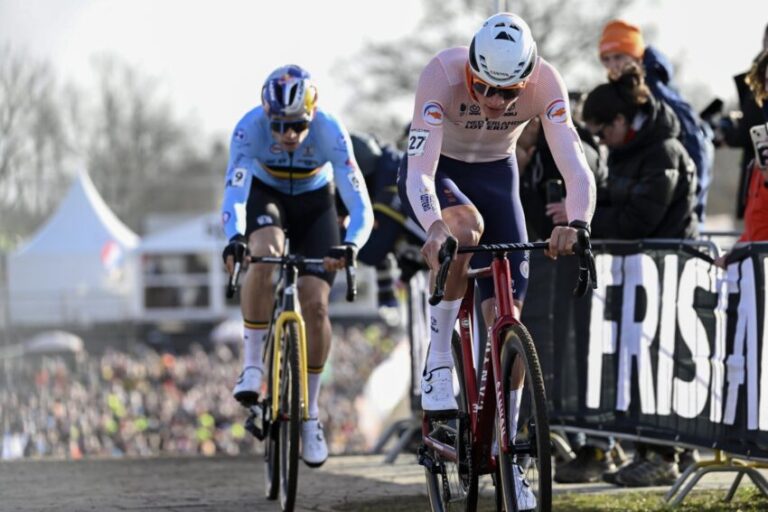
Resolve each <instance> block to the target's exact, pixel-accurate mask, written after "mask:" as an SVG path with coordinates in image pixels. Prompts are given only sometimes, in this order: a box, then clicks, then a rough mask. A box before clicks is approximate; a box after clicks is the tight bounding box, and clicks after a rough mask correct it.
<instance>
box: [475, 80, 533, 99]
mask: <svg viewBox="0 0 768 512" xmlns="http://www.w3.org/2000/svg"><path fill="white" fill-rule="evenodd" d="M523 89H525V86H523V87H515V88H512V89H501V88H499V87H493V86H492V85H488V84H487V83H485V82H480V81H479V80H472V90H474V91H475V93H477V94H479V95H481V96H485V97H486V98H490V97H491V96H493V95H495V94H498V95H500V96H501V97H502V98H503V99H504V100H505V101H509V100H513V99H515V98H517V97H518V96H520V94H521V93H522V92H523Z"/></svg>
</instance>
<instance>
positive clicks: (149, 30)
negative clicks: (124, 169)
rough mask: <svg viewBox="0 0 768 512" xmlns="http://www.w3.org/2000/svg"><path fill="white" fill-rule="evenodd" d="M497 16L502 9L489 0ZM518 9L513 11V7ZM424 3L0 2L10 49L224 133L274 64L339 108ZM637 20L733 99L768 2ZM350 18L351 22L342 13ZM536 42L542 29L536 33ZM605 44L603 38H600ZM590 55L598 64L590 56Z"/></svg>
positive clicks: (637, 13) (687, 6)
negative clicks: (290, 67) (363, 68)
mask: <svg viewBox="0 0 768 512" xmlns="http://www.w3.org/2000/svg"><path fill="white" fill-rule="evenodd" d="M487 3H488V5H489V14H490V11H491V6H492V5H493V2H490V1H489V2H487ZM514 4H515V2H513V1H510V2H508V5H509V6H510V7H511V8H512V10H514ZM419 5H420V4H419V3H418V2H416V1H415V0H386V1H379V2H372V1H365V0H356V1H353V0H347V1H344V0H292V1H282V2H266V1H259V0H246V1H235V0H216V1H207V0H205V1H203V0H194V1H192V0H0V42H5V41H10V42H11V44H12V45H13V46H14V47H15V48H17V49H22V48H23V49H26V50H27V51H28V52H30V53H31V54H33V55H35V56H37V57H40V58H45V59H48V60H49V61H51V62H52V63H53V64H54V65H55V66H56V69H57V70H58V71H59V73H61V75H62V76H64V77H66V78H67V79H70V80H74V81H77V82H81V83H83V84H88V83H89V77H90V73H91V58H92V57H93V56H94V55H99V54H105V53H113V54H116V55H118V56H120V57H121V58H123V59H124V60H125V61H127V62H129V63H131V64H134V65H136V66H137V67H140V69H142V70H143V71H145V72H146V73H148V74H150V75H152V76H156V77H158V78H160V79H161V80H162V81H163V82H164V83H165V84H166V85H167V90H168V91H169V94H170V95H172V98H173V100H174V103H175V106H176V110H177V112H178V113H181V114H186V113H192V114H193V115H194V116H195V119H197V120H198V121H199V122H200V123H202V124H203V125H204V126H205V131H206V132H209V133H226V134H228V132H229V131H230V130H231V129H232V127H233V125H234V124H235V122H236V121H237V120H238V119H239V117H240V116H241V115H242V114H243V113H244V112H245V111H246V110H248V109H250V108H251V107H253V106H254V105H255V104H256V103H257V102H258V98H259V92H260V89H261V84H262V81H263V80H264V78H265V77H266V75H267V74H268V73H269V72H270V71H271V70H272V69H274V68H275V67H277V66H279V65H282V64H285V63H288V62H296V63H299V64H301V65H303V66H305V67H307V68H308V69H309V70H310V71H311V72H312V73H313V75H314V77H315V80H316V82H317V83H318V86H319V88H320V95H321V100H322V102H323V104H324V105H325V106H326V107H327V108H329V109H330V110H333V111H339V110H340V109H341V108H342V106H343V105H344V96H343V91H342V90H341V88H339V87H337V85H338V82H336V81H335V80H334V77H333V76H332V73H331V71H330V69H331V67H332V65H333V63H334V62H337V61H338V60H339V59H341V58H344V57H349V56H352V55H354V54H356V52H357V51H358V50H359V48H360V47H361V45H362V44H363V43H364V42H365V41H385V40H393V39H397V38H398V37H401V36H402V35H404V34H405V33H407V32H409V31H411V30H413V28H414V27H415V25H416V22H417V21H418V19H419V18H420V16H421V11H420V7H419ZM638 5H639V7H637V8H635V9H633V10H632V11H630V12H628V13H626V16H625V18H626V19H627V20H630V21H633V22H636V23H638V24H640V26H641V27H643V26H644V25H647V24H651V23H653V24H655V25H656V27H657V29H658V30H657V33H656V34H657V37H656V38H655V39H654V40H653V41H649V42H651V43H654V44H656V45H657V46H658V47H660V48H661V49H662V50H663V51H665V52H666V53H667V54H669V55H670V56H671V57H673V58H675V59H676V60H678V61H680V62H684V68H683V71H684V73H683V75H682V76H680V77H679V78H680V80H681V82H683V84H684V85H686V86H689V85H691V84H694V83H698V84H702V85H706V87H707V88H708V89H709V91H710V92H711V93H712V94H715V95H717V96H720V97H722V98H724V99H729V98H731V97H733V96H734V93H733V91H734V86H733V82H732V78H731V77H732V75H734V74H736V73H739V72H741V71H743V70H744V69H745V68H746V67H747V66H748V65H749V63H750V61H751V59H752V58H753V57H754V56H755V55H756V53H757V51H758V50H759V46H760V44H761V40H762V32H763V29H764V27H765V25H766V23H768V0H730V1H727V2H724V1H719V0H699V1H697V0H638ZM342 13H343V14H342ZM533 30H534V35H535V27H533ZM595 37H596V39H597V37H598V36H597V35H596V36H595ZM588 57H589V58H592V56H588Z"/></svg>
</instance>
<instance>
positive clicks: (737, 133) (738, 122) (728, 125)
mask: <svg viewBox="0 0 768 512" xmlns="http://www.w3.org/2000/svg"><path fill="white" fill-rule="evenodd" d="M766 51H768V25H766V26H765V31H764V32H763V49H762V51H761V53H760V54H758V56H757V57H755V59H754V60H753V62H752V67H751V68H750V70H749V71H747V72H746V73H741V74H739V75H736V76H734V77H733V80H734V82H735V83H736V92H737V94H738V97H739V108H740V110H741V115H740V116H739V117H727V118H725V119H723V120H722V121H721V122H720V123H719V125H718V128H719V134H718V136H719V139H720V140H721V142H722V143H725V144H727V145H728V146H730V147H734V148H741V150H742V156H741V174H740V177H739V195H738V198H737V203H736V216H737V217H738V218H743V217H744V208H745V207H746V200H747V188H748V184H749V183H750V179H749V176H750V172H749V171H750V168H751V167H750V165H749V163H750V161H751V160H752V158H753V155H754V152H753V147H752V140H751V138H750V135H749V129H750V128H751V127H752V126H754V125H756V124H760V123H765V122H766V121H768V104H767V103H766V102H765V101H763V102H762V103H758V100H757V98H758V97H757V94H756V93H755V88H758V89H759V83H760V81H761V80H764V78H765V52H766ZM761 57H762V60H763V75H762V78H761V76H759V72H758V69H757V68H758V65H759V62H760V61H761Z"/></svg>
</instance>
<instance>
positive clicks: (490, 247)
mask: <svg viewBox="0 0 768 512" xmlns="http://www.w3.org/2000/svg"><path fill="white" fill-rule="evenodd" d="M457 245H458V242H457V241H456V239H455V238H453V237H449V238H448V239H447V240H446V241H445V242H444V243H443V245H442V246H441V247H440V252H439V253H438V261H439V263H440V269H439V270H438V271H437V276H436V277H435V289H434V291H433V293H432V296H431V297H430V298H429V303H430V304H431V305H433V306H435V305H437V304H438V303H439V302H440V301H441V300H443V297H444V296H445V281H446V280H447V278H448V269H449V267H450V266H451V263H452V262H453V260H454V258H455V256H456V254H466V253H474V252H500V253H507V252H512V251H532V250H543V249H548V248H549V242H519V243H503V244H485V245H474V246H466V247H458V248H457ZM573 252H574V254H576V255H577V256H578V257H579V278H578V281H577V283H576V288H574V290H573V293H574V295H575V296H577V297H583V296H584V294H586V293H587V288H588V287H591V288H593V289H594V288H597V272H596V268H595V257H594V255H593V254H592V245H591V244H590V241H589V237H588V236H587V233H586V231H584V230H579V231H578V240H577V242H576V243H575V244H574V245H573Z"/></svg>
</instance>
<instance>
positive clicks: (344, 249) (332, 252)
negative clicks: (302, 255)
mask: <svg viewBox="0 0 768 512" xmlns="http://www.w3.org/2000/svg"><path fill="white" fill-rule="evenodd" d="M348 251H351V252H352V258H351V259H352V266H354V265H355V262H356V260H357V246H356V245H355V244H352V243H344V244H343V245H334V246H333V247H331V248H330V249H329V250H328V255H327V256H326V257H325V258H323V267H324V268H325V271H326V272H333V271H335V270H341V269H343V268H344V267H346V266H347V257H346V255H347V253H348Z"/></svg>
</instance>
